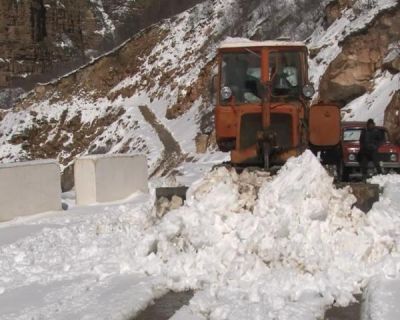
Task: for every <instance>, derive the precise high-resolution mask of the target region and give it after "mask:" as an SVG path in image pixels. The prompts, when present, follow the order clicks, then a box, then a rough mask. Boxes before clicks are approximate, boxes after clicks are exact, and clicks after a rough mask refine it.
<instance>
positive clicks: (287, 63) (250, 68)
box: [219, 41, 308, 105]
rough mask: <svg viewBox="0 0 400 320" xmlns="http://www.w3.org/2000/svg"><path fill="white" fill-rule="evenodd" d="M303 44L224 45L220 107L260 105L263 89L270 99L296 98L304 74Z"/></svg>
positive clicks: (302, 83)
mask: <svg viewBox="0 0 400 320" xmlns="http://www.w3.org/2000/svg"><path fill="white" fill-rule="evenodd" d="M306 66H307V49H306V47H305V46H304V44H303V43H298V42H297V43H296V42H295V43H293V42H276V41H265V42H250V43H246V42H245V43H228V44H225V45H222V46H221V48H220V75H221V77H220V92H221V94H220V96H219V98H220V99H219V103H220V104H221V105H240V104H260V103H261V102H262V100H263V99H264V98H265V97H264V96H265V94H266V93H267V92H266V89H267V88H266V86H269V87H270V88H269V89H270V92H269V93H270V94H271V97H272V98H273V100H282V99H289V98H299V96H300V95H301V93H302V86H303V85H304V84H305V81H306V79H307V77H308V75H307V67H306Z"/></svg>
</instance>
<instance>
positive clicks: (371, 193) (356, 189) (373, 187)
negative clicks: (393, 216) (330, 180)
mask: <svg viewBox="0 0 400 320" xmlns="http://www.w3.org/2000/svg"><path fill="white" fill-rule="evenodd" d="M346 186H350V188H351V189H352V191H353V194H354V196H355V197H356V199H357V202H356V203H355V204H354V206H355V207H357V208H358V209H360V210H361V211H363V212H365V213H367V212H368V211H369V210H371V208H372V206H373V205H374V203H375V202H377V201H379V194H380V188H379V185H377V184H371V183H364V182H350V183H349V182H337V183H336V187H338V188H344V187H346Z"/></svg>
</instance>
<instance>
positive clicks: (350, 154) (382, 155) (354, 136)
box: [339, 122, 400, 181]
mask: <svg viewBox="0 0 400 320" xmlns="http://www.w3.org/2000/svg"><path fill="white" fill-rule="evenodd" d="M366 125H367V124H366V122H343V123H342V161H341V164H340V166H339V168H340V169H339V175H341V178H342V181H347V180H349V178H350V177H351V176H361V169H360V164H359V162H358V152H359V151H360V135H361V132H362V130H365V128H366ZM377 128H378V129H379V130H380V131H381V133H382V145H381V146H380V147H379V149H378V153H379V155H378V157H379V161H380V165H381V167H382V171H383V172H384V173H386V172H390V171H395V172H398V173H400V146H399V145H397V144H394V143H392V142H391V141H390V137H389V133H388V131H387V130H386V128H384V127H381V126H377ZM369 167H370V169H369V170H374V166H373V164H372V163H370V164H369Z"/></svg>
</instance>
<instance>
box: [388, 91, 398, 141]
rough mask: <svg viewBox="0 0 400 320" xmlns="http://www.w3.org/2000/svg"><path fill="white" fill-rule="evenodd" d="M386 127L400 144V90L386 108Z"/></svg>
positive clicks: (393, 138)
mask: <svg viewBox="0 0 400 320" xmlns="http://www.w3.org/2000/svg"><path fill="white" fill-rule="evenodd" d="M385 127H386V128H387V129H388V130H389V132H390V134H391V138H392V140H393V141H394V142H396V143H398V144H400V91H397V92H396V93H395V94H394V95H393V98H392V100H391V102H390V104H389V105H388V107H387V108H386V112H385Z"/></svg>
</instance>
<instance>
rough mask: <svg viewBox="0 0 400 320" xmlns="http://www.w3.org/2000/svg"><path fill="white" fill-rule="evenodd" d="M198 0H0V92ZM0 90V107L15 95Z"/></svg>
mask: <svg viewBox="0 0 400 320" xmlns="http://www.w3.org/2000/svg"><path fill="white" fill-rule="evenodd" d="M197 2H200V0H189V1H183V0H172V1H167V0H163V1H156V0H141V1H125V0H116V1H113V0H103V1H94V0H88V1H81V0H24V1H18V0H1V1H0V15H1V17H2V18H1V19H0V93H1V91H2V89H3V90H4V89H10V88H22V89H24V90H29V89H31V88H32V87H33V86H34V85H35V84H36V83H37V82H46V81H49V80H51V79H53V78H54V77H57V76H59V75H62V74H65V73H66V72H68V71H70V70H72V69H74V68H76V67H78V66H80V65H82V64H84V63H86V62H88V61H89V60H90V59H91V58H92V57H94V56H98V55H100V54H101V53H103V52H105V51H107V50H109V49H111V48H113V47H115V46H116V45H118V44H119V43H121V42H122V41H123V40H125V39H127V38H129V37H131V36H132V35H133V34H135V33H136V32H137V31H138V30H140V29H142V28H144V27H147V26H149V25H150V24H151V23H154V22H156V21H159V20H160V19H162V18H166V17H169V16H171V15H173V14H176V13H178V12H181V11H183V10H185V9H187V8H189V7H190V6H192V5H194V4H196V3H197ZM14 93H15V92H14ZM3 96H5V97H3V99H0V107H3V108H4V107H9V106H11V105H12V104H13V102H14V101H15V94H14V95H13V94H10V92H6V93H3ZM16 96H18V95H16Z"/></svg>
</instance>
